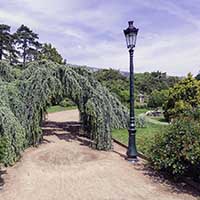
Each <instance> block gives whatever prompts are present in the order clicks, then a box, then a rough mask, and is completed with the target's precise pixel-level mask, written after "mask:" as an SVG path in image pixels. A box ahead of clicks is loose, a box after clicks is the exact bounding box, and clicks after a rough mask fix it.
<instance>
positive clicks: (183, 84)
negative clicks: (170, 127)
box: [164, 74, 200, 121]
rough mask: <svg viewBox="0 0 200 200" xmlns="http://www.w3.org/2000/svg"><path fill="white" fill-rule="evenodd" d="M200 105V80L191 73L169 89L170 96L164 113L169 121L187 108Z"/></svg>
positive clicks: (190, 108)
mask: <svg viewBox="0 0 200 200" xmlns="http://www.w3.org/2000/svg"><path fill="white" fill-rule="evenodd" d="M198 106H200V82H199V81H198V80H196V79H195V78H193V77H192V75H191V74H188V76H187V77H186V78H184V79H182V80H181V81H180V82H178V83H177V84H176V85H175V86H174V87H173V88H171V89H170V90H169V97H168V100H167V102H166V104H165V105H164V111H165V112H164V115H165V118H166V119H167V120H168V121H169V120H170V119H172V118H174V117H176V116H177V115H179V114H180V113H183V112H184V111H186V110H192V109H194V108H197V107H198Z"/></svg>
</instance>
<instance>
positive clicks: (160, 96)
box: [147, 90, 169, 108]
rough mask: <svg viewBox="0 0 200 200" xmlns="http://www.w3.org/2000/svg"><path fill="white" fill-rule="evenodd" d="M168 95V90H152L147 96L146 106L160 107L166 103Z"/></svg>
mask: <svg viewBox="0 0 200 200" xmlns="http://www.w3.org/2000/svg"><path fill="white" fill-rule="evenodd" d="M168 95H169V90H161V91H158V90H154V91H153V92H152V93H151V94H150V96H149V99H148V104H147V106H148V107H149V108H158V107H162V106H163V104H164V103H165V102H166V101H167V98H168Z"/></svg>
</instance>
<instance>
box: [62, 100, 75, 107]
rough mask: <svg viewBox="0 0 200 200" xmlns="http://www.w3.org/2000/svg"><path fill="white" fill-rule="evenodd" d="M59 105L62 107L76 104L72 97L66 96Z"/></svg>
mask: <svg viewBox="0 0 200 200" xmlns="http://www.w3.org/2000/svg"><path fill="white" fill-rule="evenodd" d="M59 105H60V106H62V107H71V106H75V105H76V104H75V103H74V102H73V101H71V100H70V99H68V98H66V99H64V100H62V101H61V102H60V103H59Z"/></svg>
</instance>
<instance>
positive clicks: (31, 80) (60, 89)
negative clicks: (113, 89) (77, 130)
mask: <svg viewBox="0 0 200 200" xmlns="http://www.w3.org/2000/svg"><path fill="white" fill-rule="evenodd" d="M1 68H5V69H7V68H9V70H4V71H5V73H2V74H0V77H1V78H0V162H2V163H4V164H6V165H8V164H13V163H14V162H15V161H16V160H17V159H18V158H19V156H20V152H21V151H22V150H23V149H24V148H26V147H28V146H30V145H37V144H39V142H40V141H41V139H42V131H41V127H40V124H41V121H42V118H43V114H44V112H45V110H46V107H47V105H48V104H49V103H51V101H52V99H56V98H59V99H61V98H69V99H71V100H72V101H73V102H75V104H76V105H77V106H78V109H79V111H80V116H81V121H82V122H83V129H84V130H85V133H86V134H87V135H88V137H89V138H90V139H91V140H93V147H94V148H96V149H99V150H109V149H111V148H112V143H111V129H112V128H125V127H126V126H127V118H128V115H127V109H126V108H125V107H124V106H123V105H122V104H121V103H120V102H119V100H117V98H115V97H113V96H112V95H111V94H110V93H109V92H108V90H107V89H106V88H104V87H102V86H101V84H100V83H99V82H98V81H96V80H95V79H94V77H93V75H92V73H91V72H90V71H88V70H87V69H85V68H83V67H78V68H73V67H71V66H66V65H65V66H64V65H59V64H55V63H53V62H48V61H45V60H43V61H38V62H32V63H30V64H29V65H28V66H27V68H26V69H25V70H23V71H22V72H20V74H19V75H18V76H17V77H18V78H16V79H14V78H13V77H11V76H10V74H12V69H11V67H10V66H9V65H8V64H7V63H3V62H1V63H0V72H1V71H2V70H1ZM13 71H14V70H13Z"/></svg>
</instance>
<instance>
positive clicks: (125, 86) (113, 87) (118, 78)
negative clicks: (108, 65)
mask: <svg viewBox="0 0 200 200" xmlns="http://www.w3.org/2000/svg"><path fill="white" fill-rule="evenodd" d="M94 74H95V77H96V79H97V80H98V81H100V82H101V84H102V85H103V86H105V87H106V88H108V89H109V91H110V92H112V93H113V94H115V95H116V96H117V97H118V98H119V100H120V101H121V102H122V103H123V104H124V105H127V104H128V103H129V81H128V78H127V77H125V76H123V75H122V74H121V73H120V71H117V70H114V69H102V70H98V71H97V72H95V73H94Z"/></svg>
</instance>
